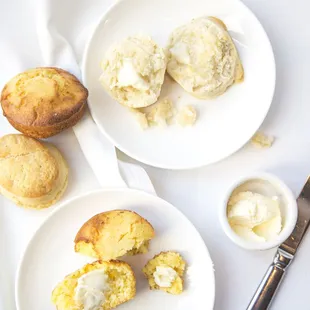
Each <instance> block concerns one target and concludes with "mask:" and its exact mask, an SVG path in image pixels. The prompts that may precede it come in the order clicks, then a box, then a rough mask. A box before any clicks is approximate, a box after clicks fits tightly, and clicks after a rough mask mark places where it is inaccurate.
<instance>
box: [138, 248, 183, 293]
mask: <svg viewBox="0 0 310 310" xmlns="http://www.w3.org/2000/svg"><path fill="white" fill-rule="evenodd" d="M185 265H186V263H185V261H184V260H183V258H182V256H181V255H180V254H179V253H177V252H171V251H169V252H161V253H160V254H158V255H156V256H154V258H152V259H151V260H150V261H148V263H147V264H146V265H145V267H144V268H143V273H144V274H145V276H146V277H147V279H148V281H149V285H150V289H151V290H162V291H164V292H167V293H170V294H173V295H178V294H181V293H182V292H183V274H184V271H185Z"/></svg>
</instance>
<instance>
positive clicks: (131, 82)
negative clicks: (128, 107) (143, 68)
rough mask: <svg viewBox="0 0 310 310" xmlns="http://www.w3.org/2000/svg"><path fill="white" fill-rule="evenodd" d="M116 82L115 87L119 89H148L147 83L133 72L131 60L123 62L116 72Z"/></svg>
mask: <svg viewBox="0 0 310 310" xmlns="http://www.w3.org/2000/svg"><path fill="white" fill-rule="evenodd" d="M117 80H118V82H117V86H119V87H128V86H132V87H133V88H136V89H139V90H147V89H149V88H150V86H149V85H148V83H147V82H146V81H145V80H144V79H143V78H142V76H141V75H140V74H139V73H138V72H137V71H136V70H135V67H134V65H133V63H132V61H131V59H124V60H123V66H122V67H121V68H120V69H119V71H118V75H117Z"/></svg>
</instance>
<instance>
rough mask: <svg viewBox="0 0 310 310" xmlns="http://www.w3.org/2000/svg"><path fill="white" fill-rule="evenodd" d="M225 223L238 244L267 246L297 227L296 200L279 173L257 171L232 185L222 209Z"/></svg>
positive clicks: (286, 236)
mask: <svg viewBox="0 0 310 310" xmlns="http://www.w3.org/2000/svg"><path fill="white" fill-rule="evenodd" d="M220 219H221V223H222V227H223V229H224V231H225V233H226V234H227V236H228V237H229V238H230V239H231V240H232V241H234V242H235V243H236V244H237V245H239V246H241V247H243V248H246V249H251V250H265V249H270V248H272V247H275V246H278V245H279V244H281V243H282V242H283V241H284V240H286V239H287V238H288V237H289V235H290V234H291V232H292V230H293V229H294V227H295V224H296V220H297V203H296V200H295V197H294V195H293V193H292V192H291V190H290V189H289V188H288V187H287V186H286V185H285V184H284V183H283V182H282V181H281V180H280V179H279V178H277V177H276V176H273V175H271V174H267V173H256V174H253V175H251V176H247V177H243V178H241V179H239V180H238V181H237V182H236V183H234V185H233V186H232V187H231V188H230V190H229V192H228V195H227V196H226V198H225V201H224V204H223V206H222V208H221V211H220Z"/></svg>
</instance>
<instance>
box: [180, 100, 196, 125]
mask: <svg viewBox="0 0 310 310" xmlns="http://www.w3.org/2000/svg"><path fill="white" fill-rule="evenodd" d="M196 119H197V112H196V110H195V108H194V107H193V106H191V105H187V106H184V107H182V108H181V109H180V111H179V112H178V114H177V116H176V121H177V123H178V124H179V125H181V126H183V127H185V126H192V125H194V124H195V122H196Z"/></svg>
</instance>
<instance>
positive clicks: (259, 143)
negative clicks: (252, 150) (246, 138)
mask: <svg viewBox="0 0 310 310" xmlns="http://www.w3.org/2000/svg"><path fill="white" fill-rule="evenodd" d="M274 139H275V138H274V137H273V136H267V135H265V134H264V133H262V132H257V133H256V134H255V135H254V136H253V137H252V139H251V144H252V145H253V146H255V147H257V148H260V149H265V148H270V147H271V146H272V144H273V142H274Z"/></svg>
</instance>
